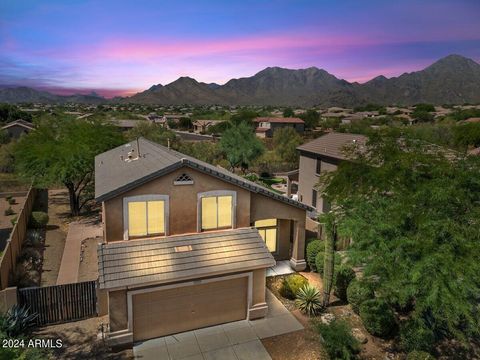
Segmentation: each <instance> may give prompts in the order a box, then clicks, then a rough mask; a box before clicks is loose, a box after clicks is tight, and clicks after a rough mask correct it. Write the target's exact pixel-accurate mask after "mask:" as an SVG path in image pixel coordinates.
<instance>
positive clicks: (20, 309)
mask: <svg viewBox="0 0 480 360" xmlns="http://www.w3.org/2000/svg"><path fill="white" fill-rule="evenodd" d="M37 316H38V315H37V314H35V313H31V312H30V309H29V308H28V307H26V306H19V305H14V306H12V307H11V308H10V309H9V310H8V311H7V313H6V314H5V316H4V317H3V319H2V321H1V325H0V326H1V330H2V332H3V333H5V334H7V335H8V336H11V337H17V336H22V335H26V334H27V333H28V332H29V331H30V329H31V328H32V327H33V326H34V325H35V320H36V318H37Z"/></svg>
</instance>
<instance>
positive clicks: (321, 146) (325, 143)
mask: <svg viewBox="0 0 480 360" xmlns="http://www.w3.org/2000/svg"><path fill="white" fill-rule="evenodd" d="M366 142H367V137H366V136H364V135H359V134H347V133H334V132H332V133H328V134H325V135H323V136H320V137H319V138H316V139H315V140H313V141H310V142H308V143H306V144H303V145H300V146H299V147H297V149H298V150H300V152H302V151H305V152H309V153H312V154H318V155H326V156H329V157H332V158H335V159H340V160H345V159H346V155H345V153H344V148H345V146H347V145H348V144H354V143H357V144H359V146H364V145H365V144H366Z"/></svg>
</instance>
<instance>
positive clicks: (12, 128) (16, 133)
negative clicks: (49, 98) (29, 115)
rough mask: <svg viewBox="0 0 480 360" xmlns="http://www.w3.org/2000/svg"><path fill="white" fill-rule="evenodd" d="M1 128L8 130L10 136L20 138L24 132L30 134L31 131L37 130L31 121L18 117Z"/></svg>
mask: <svg viewBox="0 0 480 360" xmlns="http://www.w3.org/2000/svg"><path fill="white" fill-rule="evenodd" d="M1 129H2V130H4V131H6V132H7V134H8V136H10V137H12V138H15V139H18V138H19V137H20V136H22V135H23V134H28V133H29V132H30V131H32V130H35V126H34V125H33V124H32V123H31V122H28V121H25V120H22V119H18V120H15V121H12V122H9V123H8V124H6V125H4V126H2V128H1Z"/></svg>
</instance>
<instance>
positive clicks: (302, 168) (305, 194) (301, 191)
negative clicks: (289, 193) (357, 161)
mask: <svg viewBox="0 0 480 360" xmlns="http://www.w3.org/2000/svg"><path fill="white" fill-rule="evenodd" d="M321 162H322V164H321V171H322V172H323V171H335V170H336V169H337V165H336V164H333V163H331V162H329V161H327V160H326V159H321ZM316 169H317V160H316V159H315V158H312V157H309V156H305V155H301V156H300V165H299V178H298V195H299V198H298V199H299V200H300V201H301V202H303V203H304V204H307V205H310V206H312V190H313V189H314V187H315V186H316V185H317V184H318V175H317V174H316V173H315V172H316ZM322 208H323V199H322V197H321V196H320V195H318V196H317V206H316V209H317V210H318V211H320V212H321V211H322Z"/></svg>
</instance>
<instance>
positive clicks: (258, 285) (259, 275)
mask: <svg viewBox="0 0 480 360" xmlns="http://www.w3.org/2000/svg"><path fill="white" fill-rule="evenodd" d="M265 279H266V276H265V269H258V270H254V271H253V276H252V305H253V306H254V305H255V304H261V303H264V302H265Z"/></svg>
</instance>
